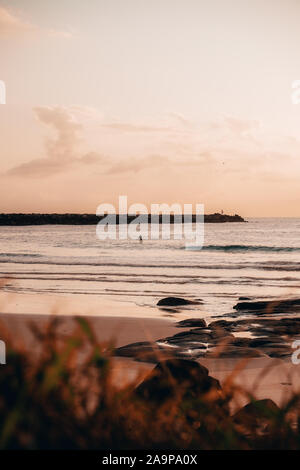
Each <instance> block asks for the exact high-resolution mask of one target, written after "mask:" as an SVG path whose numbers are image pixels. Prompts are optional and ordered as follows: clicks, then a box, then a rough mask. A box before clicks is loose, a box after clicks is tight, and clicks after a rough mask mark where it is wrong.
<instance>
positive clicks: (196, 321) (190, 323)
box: [176, 318, 206, 328]
mask: <svg viewBox="0 0 300 470" xmlns="http://www.w3.org/2000/svg"><path fill="white" fill-rule="evenodd" d="M176 326H178V327H182V328H184V327H195V328H206V321H205V320H203V319H202V318H189V319H188V320H181V321H179V322H177V323H176Z"/></svg>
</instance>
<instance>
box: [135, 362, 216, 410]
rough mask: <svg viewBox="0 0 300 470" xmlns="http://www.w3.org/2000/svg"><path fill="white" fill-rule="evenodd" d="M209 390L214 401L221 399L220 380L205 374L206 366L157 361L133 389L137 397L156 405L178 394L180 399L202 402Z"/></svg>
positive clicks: (195, 363)
mask: <svg viewBox="0 0 300 470" xmlns="http://www.w3.org/2000/svg"><path fill="white" fill-rule="evenodd" d="M212 391H213V392H215V395H214V400H220V399H221V398H222V389H221V386H220V383H219V381H218V380H216V379H215V378H213V377H210V376H209V375H208V370H207V369H206V367H204V366H202V365H201V364H199V363H198V362H195V361H190V360H186V359H170V360H166V361H162V362H159V363H158V364H157V365H156V367H155V368H154V369H153V370H152V371H151V372H150V374H149V375H148V376H147V377H146V378H145V379H144V380H143V382H142V383H141V384H140V385H139V386H138V387H137V388H136V394H137V395H138V396H139V397H140V398H143V399H145V400H147V402H148V401H150V402H155V403H157V404H162V403H163V402H164V401H165V400H168V399H170V398H172V397H175V396H176V395H178V393H180V395H181V397H186V398H187V397H189V398H194V399H195V398H196V399H201V398H204V395H206V394H207V393H208V392H212Z"/></svg>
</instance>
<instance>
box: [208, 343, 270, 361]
mask: <svg viewBox="0 0 300 470" xmlns="http://www.w3.org/2000/svg"><path fill="white" fill-rule="evenodd" d="M263 356H265V354H263V353H262V352H260V351H258V350H257V349H252V348H247V347H237V346H233V345H232V344H229V345H224V346H223V345H221V346H219V347H214V348H211V349H209V350H208V351H207V353H206V355H205V357H215V358H222V359H223V358H233V359H238V358H245V357H249V358H251V357H263Z"/></svg>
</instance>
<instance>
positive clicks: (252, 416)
mask: <svg viewBox="0 0 300 470" xmlns="http://www.w3.org/2000/svg"><path fill="white" fill-rule="evenodd" d="M279 413H280V409H279V408H278V406H277V405H276V403H274V402H273V400H270V399H269V398H266V399H263V400H255V401H253V402H251V403H248V404H247V405H245V406H244V407H243V408H241V409H240V410H239V411H237V412H236V413H235V414H234V415H233V417H232V420H233V423H234V424H235V425H236V426H237V428H238V430H239V431H241V432H243V433H244V434H251V433H252V432H254V433H255V432H256V431H257V430H258V429H260V431H262V432H264V431H265V430H266V428H267V426H268V425H269V424H270V423H271V422H272V421H273V422H274V421H275V420H274V418H276V416H278V414H279Z"/></svg>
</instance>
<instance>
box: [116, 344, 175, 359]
mask: <svg viewBox="0 0 300 470" xmlns="http://www.w3.org/2000/svg"><path fill="white" fill-rule="evenodd" d="M173 349H175V348H171V347H170V346H167V345H165V346H164V345H158V344H157V343H151V342H148V341H144V342H138V343H132V344H128V345H126V346H121V347H120V348H116V349H115V350H114V354H115V355H116V356H121V357H132V358H134V359H136V360H138V361H146V362H155V363H156V362H157V361H158V358H161V356H164V357H165V358H167V357H173V356H174V355H176V353H175V351H173Z"/></svg>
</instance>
